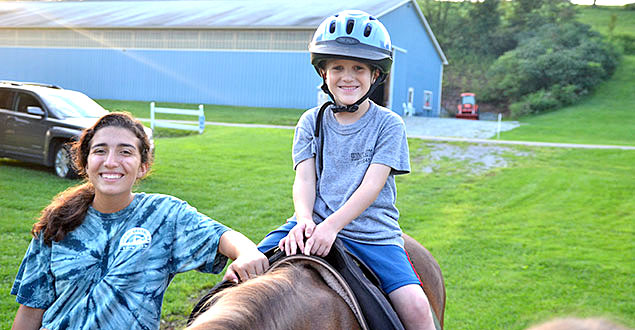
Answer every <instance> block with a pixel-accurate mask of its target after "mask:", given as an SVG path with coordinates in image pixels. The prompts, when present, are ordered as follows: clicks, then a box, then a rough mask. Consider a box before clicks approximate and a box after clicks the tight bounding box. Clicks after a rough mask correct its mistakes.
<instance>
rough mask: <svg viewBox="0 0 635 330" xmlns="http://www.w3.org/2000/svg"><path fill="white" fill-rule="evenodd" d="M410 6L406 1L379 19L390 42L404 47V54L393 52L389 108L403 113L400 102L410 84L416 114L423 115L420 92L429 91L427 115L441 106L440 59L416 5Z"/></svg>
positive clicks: (405, 96)
mask: <svg viewBox="0 0 635 330" xmlns="http://www.w3.org/2000/svg"><path fill="white" fill-rule="evenodd" d="M412 6H413V5H412V3H411V2H408V3H407V4H405V5H403V6H401V7H399V8H397V9H396V10H394V11H392V12H390V13H388V14H386V15H385V16H383V17H382V18H381V21H382V23H384V25H385V26H386V28H387V29H388V31H389V33H390V37H391V41H392V43H393V44H394V45H395V46H398V47H400V48H403V49H405V50H407V53H405V54H404V53H402V52H399V51H395V53H397V54H396V62H395V76H394V77H393V78H394V79H395V84H394V89H393V102H392V104H393V107H395V109H393V110H394V111H395V112H397V113H399V114H403V110H402V104H403V103H405V102H406V101H407V96H408V88H409V87H413V88H414V90H415V95H414V104H413V106H414V107H415V110H416V114H418V115H423V114H426V112H424V111H423V91H424V90H430V91H432V92H433V107H432V110H431V112H432V113H429V114H428V115H432V116H438V115H439V110H440V107H441V100H440V95H441V81H440V77H441V71H440V70H441V67H442V60H441V58H440V57H439V53H438V52H437V50H436V48H435V46H434V44H433V42H432V40H431V39H430V36H429V35H428V33H427V32H426V31H425V28H424V25H423V23H422V22H421V19H420V18H419V16H418V14H417V11H416V8H413V7H412Z"/></svg>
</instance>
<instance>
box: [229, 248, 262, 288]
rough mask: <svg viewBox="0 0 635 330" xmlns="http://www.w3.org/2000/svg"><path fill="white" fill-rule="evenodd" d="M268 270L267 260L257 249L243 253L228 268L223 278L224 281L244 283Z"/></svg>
mask: <svg viewBox="0 0 635 330" xmlns="http://www.w3.org/2000/svg"><path fill="white" fill-rule="evenodd" d="M267 268H269V260H268V259H267V257H265V255H264V254H262V252H260V251H258V249H255V248H254V249H253V250H251V251H247V252H243V253H241V254H240V256H239V257H238V258H236V260H234V262H232V263H231V264H230V265H229V267H227V272H225V276H223V279H224V280H228V281H233V282H239V281H241V282H244V281H247V280H249V279H252V278H255V277H256V276H258V275H260V274H262V273H264V272H265V270H267Z"/></svg>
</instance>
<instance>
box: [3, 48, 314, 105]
mask: <svg viewBox="0 0 635 330" xmlns="http://www.w3.org/2000/svg"><path fill="white" fill-rule="evenodd" d="M0 63H3V64H4V65H2V66H0V77H1V78H2V79H11V80H19V81H37V82H46V83H54V84H58V85H61V86H62V87H64V88H68V89H75V90H79V91H82V92H84V93H86V94H88V95H89V96H91V97H93V98H98V99H100V98H104V99H122V100H141V101H158V102H168V101H169V102H184V103H206V104H221V105H240V106H256V107H281V108H309V107H313V106H315V103H316V89H315V86H316V85H318V83H319V82H320V80H319V77H318V76H317V75H316V74H315V71H314V69H313V67H312V66H311V65H310V64H309V54H308V53H307V52H248V51H199V50H190V51H184V50H179V51H174V50H139V49H135V50H122V49H97V48H74V49H64V48H23V47H4V48H0Z"/></svg>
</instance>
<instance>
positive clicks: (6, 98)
mask: <svg viewBox="0 0 635 330" xmlns="http://www.w3.org/2000/svg"><path fill="white" fill-rule="evenodd" d="M13 95H15V93H14V92H13V91H12V90H10V89H0V109H7V110H11V109H13Z"/></svg>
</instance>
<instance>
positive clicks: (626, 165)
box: [0, 9, 635, 330]
mask: <svg viewBox="0 0 635 330" xmlns="http://www.w3.org/2000/svg"><path fill="white" fill-rule="evenodd" d="M586 10H587V9H584V10H583V11H586ZM589 10H591V9H589ZM601 10H604V9H601ZM620 19H621V18H618V27H619V26H620V25H619V24H620V22H621V21H620ZM634 69H635V58H634V57H632V56H631V57H625V58H624V61H623V62H622V64H621V65H620V67H619V69H618V72H617V73H616V74H615V76H614V77H613V78H612V79H611V80H610V81H608V82H606V83H605V84H604V85H602V86H600V87H599V88H598V89H597V90H596V91H595V92H594V93H593V94H591V95H589V96H587V97H586V98H585V99H584V100H583V101H582V102H581V103H580V104H579V105H576V106H573V107H568V108H565V109H562V110H560V111H556V112H552V113H548V114H544V115H541V116H535V117H528V118H523V119H521V122H522V123H523V124H524V125H522V126H521V127H520V128H517V129H515V130H513V131H511V132H503V133H502V138H503V139H512V140H532V141H549V142H575V143H592V144H620V145H634V144H635V139H634V137H633V127H635V121H634V118H635V117H634V114H633V113H634V112H635V106H634V104H633V96H632V95H631V94H632V91H633V90H635V89H634V88H633V87H634V86H633V76H632V72H634ZM100 103H101V104H102V105H104V106H105V107H106V108H108V109H110V110H126V111H129V112H132V113H133V114H135V115H136V116H138V117H143V118H148V117H149V105H148V103H147V102H123V101H110V100H100ZM161 105H162V106H173V107H187V108H194V107H195V106H193V105H183V104H161ZM205 107H206V116H207V120H209V121H224V122H241V123H267V124H276V125H294V124H295V121H296V120H297V118H298V117H299V115H300V113H301V112H302V111H301V110H284V109H256V108H239V107H217V106H209V105H206V106H205ZM292 134H293V132H292V131H289V130H277V129H261V128H237V127H217V126H212V127H208V128H207V129H206V130H205V133H204V134H202V135H186V136H183V137H170V138H159V139H157V140H156V148H157V149H156V156H157V157H156V158H157V160H156V163H155V166H154V167H153V173H152V175H151V176H150V177H149V178H147V179H146V180H145V181H143V182H142V183H141V184H140V185H139V187H138V188H137V190H138V191H146V192H160V193H167V194H172V195H175V196H177V197H179V198H182V199H184V200H187V201H188V202H189V203H190V204H192V205H194V206H195V207H197V208H198V209H199V210H200V211H201V212H203V213H205V214H208V215H210V216H211V217H213V218H215V219H217V220H219V221H221V222H223V223H225V224H228V225H230V226H231V227H234V228H235V229H237V230H239V231H241V232H243V233H245V234H246V235H247V236H248V237H250V238H251V239H252V240H254V241H259V240H260V239H261V238H262V237H263V236H264V235H265V234H266V233H267V232H269V231H270V230H271V229H273V228H275V227H276V226H277V225H279V224H281V223H282V222H283V221H284V219H286V218H287V217H288V216H290V215H291V214H292V212H293V206H292V201H291V185H292V181H293V171H292V169H291V166H292V164H291V157H290V152H291V150H290V149H291V139H292ZM166 135H170V134H166ZM457 146H460V147H464V148H468V147H469V145H467V144H465V145H464V144H457ZM410 148H411V159H412V168H413V172H412V173H411V174H409V175H406V176H401V177H398V178H397V185H398V191H399V198H398V207H399V209H400V211H401V225H402V227H403V228H404V230H405V231H406V232H407V233H409V234H410V235H412V236H413V237H414V238H416V239H417V240H419V241H420V242H422V243H423V244H424V245H425V246H426V247H428V249H429V250H430V251H431V252H432V253H433V255H434V256H435V257H436V258H437V260H438V262H439V263H440V265H441V268H442V270H443V273H444V276H445V280H446V289H447V294H448V301H447V308H446V328H447V329H468V330H469V329H474V330H477V329H478V330H480V329H505V330H507V329H512V330H514V329H519V330H520V329H524V328H526V327H527V326H529V325H531V324H534V323H537V322H540V321H543V320H545V319H549V318H552V317H557V316H570V315H576V316H582V317H584V316H604V317H608V318H611V319H614V320H617V321H619V322H622V323H624V324H626V325H627V326H630V327H635V295H634V292H635V290H634V284H635V277H634V276H633V273H634V271H635V258H633V256H634V255H635V244H634V243H633V242H634V238H635V227H634V224H635V199H634V198H633V191H635V177H634V176H633V173H634V169H635V165H634V164H635V152H634V151H618V150H578V149H553V148H529V147H510V149H509V150H510V152H509V153H508V154H507V155H506V156H505V158H506V160H507V161H508V166H507V167H506V168H497V169H492V170H489V171H487V172H485V173H483V174H478V175H476V174H464V173H468V172H469V169H470V166H471V165H470V164H469V163H465V162H457V161H456V160H453V159H442V160H440V161H438V162H437V165H438V170H435V171H434V172H432V173H427V172H426V171H423V170H422V169H423V168H424V167H426V166H427V165H429V162H430V160H428V159H427V156H428V154H429V153H430V151H431V148H430V146H429V145H428V144H427V143H425V142H423V141H420V140H410ZM518 153H523V154H524V155H525V156H523V155H522V154H521V155H517V154H518ZM0 182H1V184H0V230H1V231H2V232H3V233H4V235H3V237H2V239H1V240H0V241H1V242H2V243H1V244H0V289H1V290H2V292H4V293H5V294H3V295H2V296H0V329H9V328H10V327H11V323H12V320H13V317H14V315H15V311H16V309H17V304H16V303H15V300H14V297H13V296H10V295H9V290H10V288H11V285H12V283H13V279H14V277H15V274H16V272H17V269H18V266H19V264H20V261H21V259H22V257H23V255H24V252H25V250H26V247H27V245H28V243H29V240H30V236H29V230H30V228H31V225H32V224H33V223H34V221H35V218H36V217H37V215H38V214H39V212H40V210H41V209H42V208H43V207H44V206H46V205H47V204H48V202H49V201H50V199H51V198H52V197H53V196H54V195H55V194H56V193H58V192H60V191H62V190H63V189H65V188H66V187H68V186H70V185H73V184H76V183H78V181H67V180H62V179H58V178H57V177H55V176H54V175H53V174H52V173H51V171H50V170H49V169H46V168H43V167H40V166H34V165H29V164H25V163H22V162H17V161H12V160H6V159H0ZM219 278H220V277H219V276H218V275H206V274H200V273H196V272H188V273H186V274H181V275H179V276H177V277H176V278H175V280H174V281H173V282H172V284H171V285H170V287H169V289H168V291H167V293H166V296H165V299H164V305H163V319H164V321H168V322H170V323H171V324H176V325H177V328H178V327H179V326H182V325H183V320H184V319H185V317H186V315H187V314H188V313H189V311H190V310H191V308H192V306H193V304H194V302H195V301H197V300H198V298H199V297H200V296H201V293H202V292H203V291H205V290H206V289H208V288H210V287H211V286H213V285H214V283H215V282H217V281H218V280H219Z"/></svg>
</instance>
